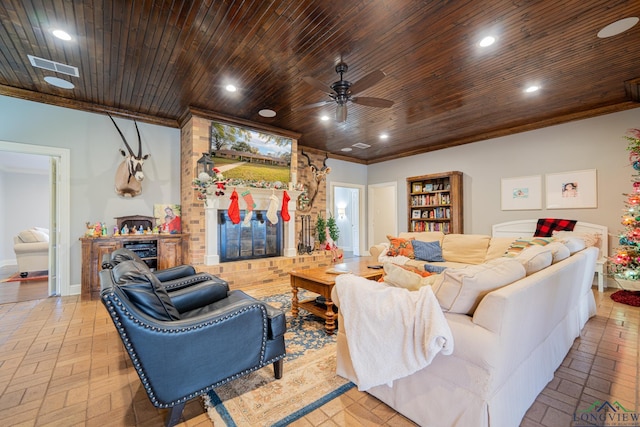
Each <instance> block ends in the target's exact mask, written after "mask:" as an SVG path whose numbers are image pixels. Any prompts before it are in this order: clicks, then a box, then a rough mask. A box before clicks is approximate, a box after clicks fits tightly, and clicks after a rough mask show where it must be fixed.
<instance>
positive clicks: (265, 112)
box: [258, 108, 276, 117]
mask: <svg viewBox="0 0 640 427" xmlns="http://www.w3.org/2000/svg"><path fill="white" fill-rule="evenodd" d="M258 114H260V115H261V116H262V117H275V116H276V112H275V111H273V110H270V109H268V108H265V109H264V110H260V111H258Z"/></svg>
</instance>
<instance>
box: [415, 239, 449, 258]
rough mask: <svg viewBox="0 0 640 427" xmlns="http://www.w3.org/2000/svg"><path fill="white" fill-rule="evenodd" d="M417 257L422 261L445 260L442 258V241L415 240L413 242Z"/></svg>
mask: <svg viewBox="0 0 640 427" xmlns="http://www.w3.org/2000/svg"><path fill="white" fill-rule="evenodd" d="M411 244H412V246H413V252H414V254H415V258H416V259H419V260H420V261H429V262H444V260H445V259H444V258H442V248H441V247H440V242H421V241H420V240H414V241H413V242H411Z"/></svg>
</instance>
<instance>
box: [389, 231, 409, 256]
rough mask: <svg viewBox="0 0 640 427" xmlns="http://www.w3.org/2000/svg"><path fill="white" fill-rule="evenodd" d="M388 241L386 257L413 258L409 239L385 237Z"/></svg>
mask: <svg viewBox="0 0 640 427" xmlns="http://www.w3.org/2000/svg"><path fill="white" fill-rule="evenodd" d="M387 239H389V248H388V249H387V256H398V255H402V256H406V257H407V258H413V257H414V253H413V245H412V244H411V241H412V240H413V238H411V239H403V238H402V237H394V236H387Z"/></svg>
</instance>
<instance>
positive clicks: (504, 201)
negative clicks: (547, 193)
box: [500, 175, 542, 211]
mask: <svg viewBox="0 0 640 427" xmlns="http://www.w3.org/2000/svg"><path fill="white" fill-rule="evenodd" d="M500 197H501V204H500V206H501V209H502V210H503V211H513V210H534V209H542V176H541V175H534V176H520V177H515V178H502V182H501V189H500Z"/></svg>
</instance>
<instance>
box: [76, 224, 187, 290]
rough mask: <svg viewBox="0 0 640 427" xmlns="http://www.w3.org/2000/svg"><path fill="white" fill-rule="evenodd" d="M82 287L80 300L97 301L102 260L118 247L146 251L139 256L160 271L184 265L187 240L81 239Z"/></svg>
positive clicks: (162, 237)
mask: <svg viewBox="0 0 640 427" xmlns="http://www.w3.org/2000/svg"><path fill="white" fill-rule="evenodd" d="M80 241H81V242H82V285H81V286H82V287H81V297H82V299H83V300H89V299H98V298H100V279H99V277H98V272H99V271H100V270H101V269H102V257H103V255H104V254H109V253H111V252H113V251H114V250H116V249H119V248H122V247H133V248H138V247H146V248H150V249H149V250H147V251H146V252H147V253H146V254H144V256H142V258H143V260H144V261H145V262H146V263H147V264H148V265H149V266H150V267H151V268H152V269H155V268H157V269H158V270H164V269H165V268H170V267H175V266H176V265H180V264H184V263H185V262H186V259H187V252H188V244H189V239H188V235H187V234H144V235H130V236H124V237H123V236H120V237H82V238H80Z"/></svg>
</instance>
